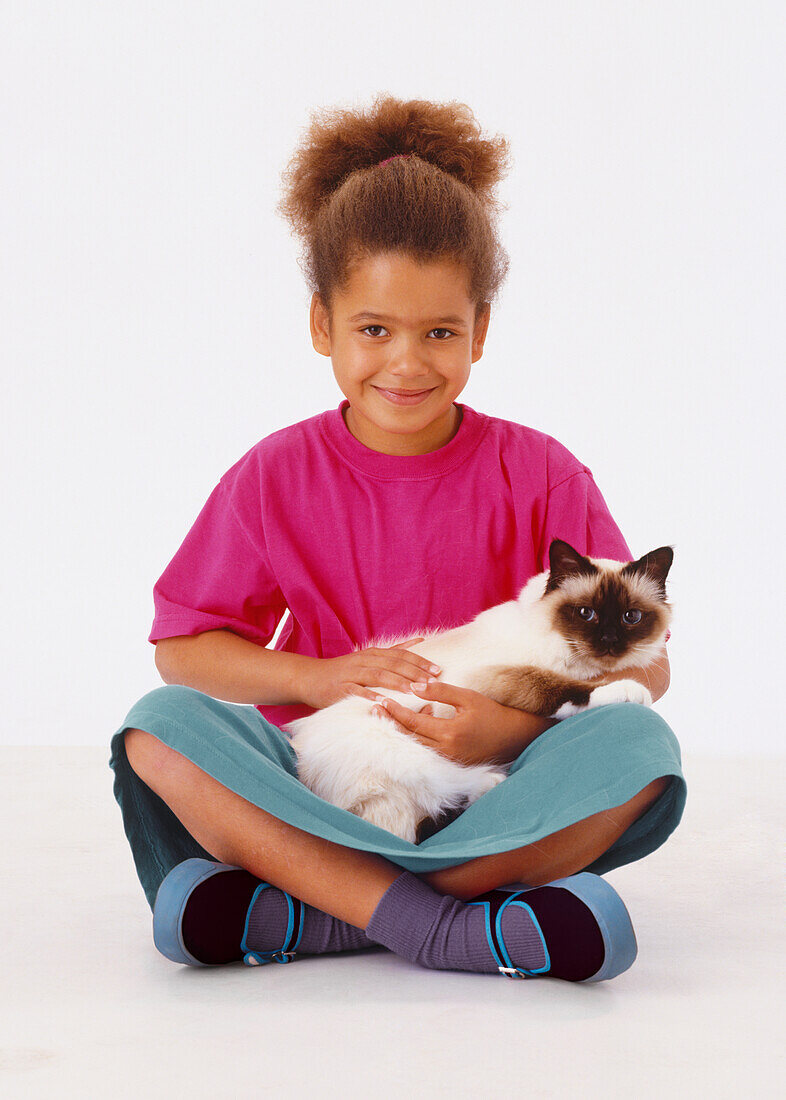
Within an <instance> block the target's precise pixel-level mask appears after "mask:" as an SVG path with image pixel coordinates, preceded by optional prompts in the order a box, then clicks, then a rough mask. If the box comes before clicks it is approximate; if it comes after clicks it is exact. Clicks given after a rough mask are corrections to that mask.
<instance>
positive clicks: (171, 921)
mask: <svg viewBox="0 0 786 1100" xmlns="http://www.w3.org/2000/svg"><path fill="white" fill-rule="evenodd" d="M242 870H243V868H241V867H236V866H234V865H233V864H231V863H216V862H214V861H212V860H207V859H200V858H199V857H196V856H195V857H193V858H191V859H186V860H183V862H182V863H178V864H177V866H175V867H173V868H172V870H171V871H170V872H169V874H168V875H167V876H166V877H165V878H164V879H163V881H162V883H161V885H160V886H159V888H158V893H157V894H156V900H155V905H154V907H153V942H154V943H155V945H156V947H157V948H158V950H159V951H160V952H161V954H162V955H165V956H166V958H168V959H171V961H172V962H177V963H185V964H186V965H187V966H211V965H213V964H212V963H206V962H202V961H201V960H200V959H197V958H196V957H195V956H194V955H193V954H192V953H191V952H190V951H189V950H188V948H187V947H186V944H185V941H184V938H183V915H184V913H185V910H186V905H187V903H188V899H189V898H190V897H191V895H192V894H193V892H194V890H196V888H197V886H199V885H200V884H201V883H203V882H205V880H206V879H209V878H212V877H213V876H214V875H218V874H222V873H223V872H226V871H242ZM268 886H270V883H269V882H260V884H259V885H258V886H257V887H256V889H255V890H254V893H253V894H252V896H251V900H250V902H249V905H248V911H247V913H246V922H245V926H244V929H243V936H242V939H241V941H240V948H239V949H240V951H241V952H242V954H243V962H244V963H245V964H246V966H262V965H264V964H265V963H269V962H278V963H288V962H291V961H292V959H293V958H294V957H295V955H296V952H297V947H298V944H299V943H300V939H301V936H302V934H303V918H304V911H303V905H302V903H301V902H300V901H299V900H298V898H293V897H292V896H291V895H290V894H287V893H286V892H285V891H283V890H282V891H281V892H282V893H283V894H284V897H285V898H286V899H287V904H288V906H289V920H288V923H287V931H286V935H285V936H284V942H283V943H282V945H281V947H279V948H277V949H276V950H275V951H253V950H251V949H250V948H249V946H248V944H247V942H246V937H247V936H248V925H249V919H250V916H251V910H252V909H253V906H254V902H255V901H256V899H257V898H258V897H259V894H260V893H261V892H262V890H265V889H267V887H268Z"/></svg>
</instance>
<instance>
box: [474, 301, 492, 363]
mask: <svg viewBox="0 0 786 1100" xmlns="http://www.w3.org/2000/svg"><path fill="white" fill-rule="evenodd" d="M490 318H491V303H490V302H486V304H485V306H484V307H483V310H482V312H481V314H480V316H479V317H478V319H477V321H476V322H475V327H474V329H473V331H472V362H473V363H475V362H477V360H478V359H480V357H481V355H482V354H483V345H484V343H485V342H486V333H487V332H488V328H489V320H490Z"/></svg>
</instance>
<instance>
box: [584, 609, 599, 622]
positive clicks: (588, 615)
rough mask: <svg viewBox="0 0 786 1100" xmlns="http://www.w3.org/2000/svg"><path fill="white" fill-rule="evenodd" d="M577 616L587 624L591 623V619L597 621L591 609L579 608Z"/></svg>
mask: <svg viewBox="0 0 786 1100" xmlns="http://www.w3.org/2000/svg"><path fill="white" fill-rule="evenodd" d="M579 615H581V617H582V619H584V621H585V622H587V623H591V622H592V620H593V619H597V617H598V616H597V615H596V614H595V612H594V610H593V609H592V608H591V607H580V608H579Z"/></svg>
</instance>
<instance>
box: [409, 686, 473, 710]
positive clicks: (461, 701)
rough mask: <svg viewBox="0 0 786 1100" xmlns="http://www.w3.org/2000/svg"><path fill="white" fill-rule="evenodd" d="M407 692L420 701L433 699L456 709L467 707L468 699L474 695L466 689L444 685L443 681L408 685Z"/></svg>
mask: <svg viewBox="0 0 786 1100" xmlns="http://www.w3.org/2000/svg"><path fill="white" fill-rule="evenodd" d="M409 690H410V691H411V692H412V694H413V695H418V696H420V698H421V699H435V700H437V702H440V703H449V704H450V706H452V707H456V708H458V707H461V706H467V705H469V701H470V697H471V696H473V695H475V694H476V692H474V691H470V690H469V689H468V688H461V687H457V686H456V685H455V684H446V683H445V682H444V681H443V680H431V681H429V682H428V683H422V682H417V683H413V684H411V685H410V688H409Z"/></svg>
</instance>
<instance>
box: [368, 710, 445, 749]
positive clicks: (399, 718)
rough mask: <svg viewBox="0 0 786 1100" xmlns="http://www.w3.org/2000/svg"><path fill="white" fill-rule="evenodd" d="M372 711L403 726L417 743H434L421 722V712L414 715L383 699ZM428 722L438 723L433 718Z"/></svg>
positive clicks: (433, 739) (424, 724)
mask: <svg viewBox="0 0 786 1100" xmlns="http://www.w3.org/2000/svg"><path fill="white" fill-rule="evenodd" d="M373 709H374V711H378V712H379V713H380V714H385V713H387V714H388V715H389V717H391V718H392V719H393V720H394V721H395V722H397V723H398V724H399V725H400V726H403V728H404V729H405V730H406V732H407V733H413V734H414V735H415V736H416V737H417V738H418V740H419V741H423V742H429V743H431V744H435V743H436V741H435V738H434V737H432V736H431V734H430V732H429V730H428V728H427V726H426V723H424V722H423V721H422V714H423V712H422V711H421V712H420V714H416V713H415V711H414V710H410V709H409V707H405V706H402V705H401V703H396V702H395V701H394V700H393V699H385V700H384V703H380V704H379V706H378V707H374V708H373ZM428 720H429V722H435V721H439V719H435V718H433V717H429V719H428Z"/></svg>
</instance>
